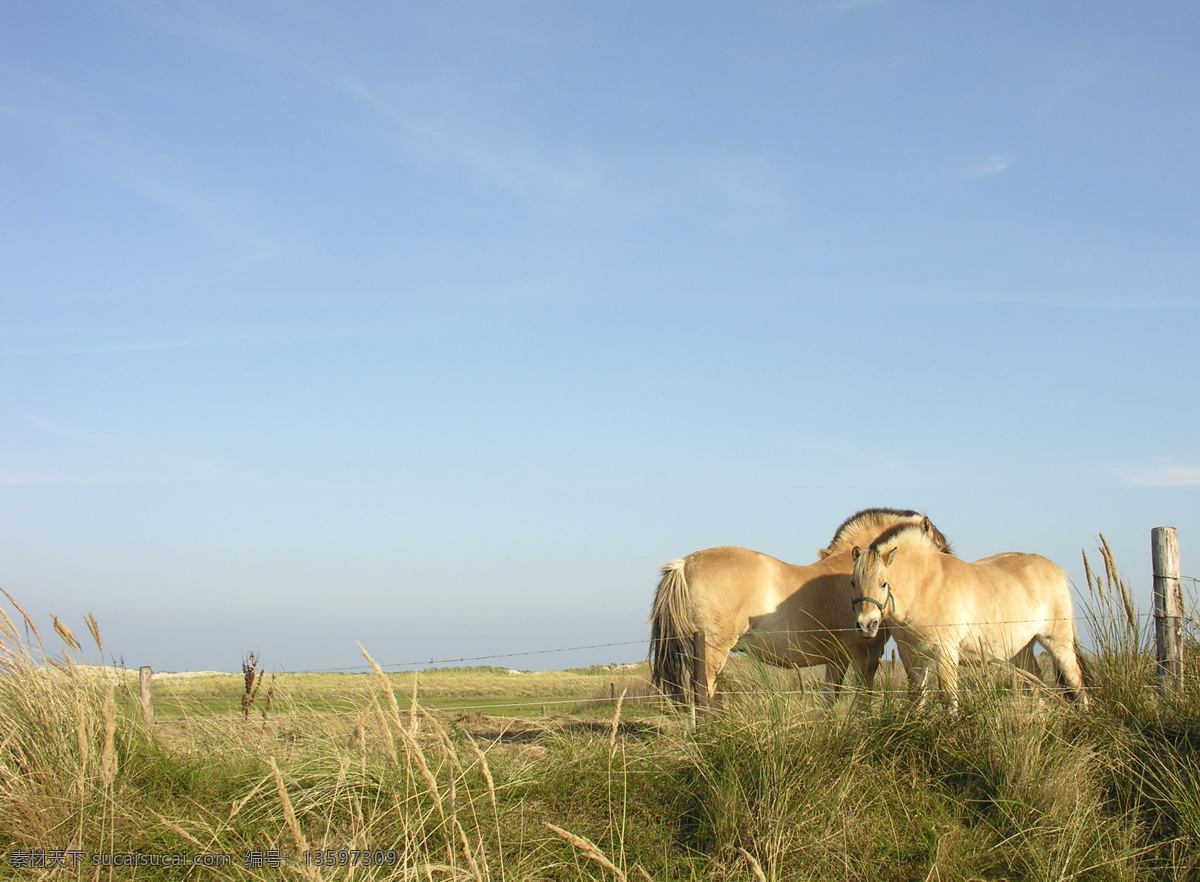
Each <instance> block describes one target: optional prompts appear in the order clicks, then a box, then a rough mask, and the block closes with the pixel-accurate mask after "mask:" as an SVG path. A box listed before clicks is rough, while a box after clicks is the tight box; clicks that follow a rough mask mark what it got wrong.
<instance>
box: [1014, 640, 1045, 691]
mask: <svg viewBox="0 0 1200 882" xmlns="http://www.w3.org/2000/svg"><path fill="white" fill-rule="evenodd" d="M1033 644H1034V641H1033V640H1030V641H1029V642H1028V643H1026V644H1025V645H1024V646H1023V647H1021V649H1020V650H1019V651H1018V652H1017V654H1016V655H1014V656H1013V657H1012V665H1013V667H1014V668H1016V669H1017V670H1018V671H1024V672H1025V673H1026V674H1028V675H1029V676H1030V677H1033V678H1034V679H1036V680H1038V681H1041V679H1042V671H1041V668H1039V667H1038V663H1037V656H1035V655H1034V654H1033ZM1014 677H1015V679H1017V680H1019V681H1020V685H1021V687H1022V691H1023V692H1033V691H1034V684H1033V682H1032V681H1031V680H1029V679H1027V678H1025V677H1022V676H1021V675H1020V674H1015V675H1014Z"/></svg>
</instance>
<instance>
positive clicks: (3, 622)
mask: <svg viewBox="0 0 1200 882" xmlns="http://www.w3.org/2000/svg"><path fill="white" fill-rule="evenodd" d="M0 634H2V635H3V636H5V637H7V638H8V639H9V640H16V639H17V626H16V625H14V624H13V620H12V619H10V618H9V617H8V613H6V612H5V611H4V610H3V609H0Z"/></svg>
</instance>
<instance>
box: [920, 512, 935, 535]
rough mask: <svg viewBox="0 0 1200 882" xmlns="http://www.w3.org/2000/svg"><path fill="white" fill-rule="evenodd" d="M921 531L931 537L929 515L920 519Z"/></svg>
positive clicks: (931, 528) (931, 526)
mask: <svg viewBox="0 0 1200 882" xmlns="http://www.w3.org/2000/svg"><path fill="white" fill-rule="evenodd" d="M921 530H922V531H924V532H926V533H928V534H929V535H930V536H932V535H933V521H931V520H929V515H925V517H923V518H921Z"/></svg>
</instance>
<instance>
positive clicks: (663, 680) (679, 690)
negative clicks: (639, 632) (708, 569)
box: [650, 560, 693, 701]
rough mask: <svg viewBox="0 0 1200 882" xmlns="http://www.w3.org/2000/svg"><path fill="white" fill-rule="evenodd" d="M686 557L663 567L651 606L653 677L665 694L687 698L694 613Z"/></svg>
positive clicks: (656, 684) (651, 661)
mask: <svg viewBox="0 0 1200 882" xmlns="http://www.w3.org/2000/svg"><path fill="white" fill-rule="evenodd" d="M685 564H686V561H684V560H673V561H671V562H670V563H669V564H667V565H666V566H664V567H663V568H662V579H660V580H659V583H658V589H657V590H656V591H655V592H654V606H653V607H652V608H651V610H650V680H651V682H652V683H653V684H654V686H655V688H657V689H658V690H660V691H661V692H662V693H663V694H664V695H667V696H669V697H671V698H674V699H676V700H677V701H684V700H686V699H687V693H688V688H689V685H690V683H691V669H690V661H691V657H692V631H693V628H692V617H691V615H690V614H689V612H688V605H689V604H688V601H689V600H690V597H689V594H690V591H689V589H688V583H687V576H686V575H685V574H684V566H685Z"/></svg>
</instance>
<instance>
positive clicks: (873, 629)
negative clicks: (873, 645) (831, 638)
mask: <svg viewBox="0 0 1200 882" xmlns="http://www.w3.org/2000/svg"><path fill="white" fill-rule="evenodd" d="M854 630H855V631H856V632H857V633H858V636H859V637H861V638H862V639H863V640H873V639H875V635H876V634H878V633H879V619H877V618H874V619H871V620H869V621H866V622H864V621H863V620H862V619H861V618H859V619H856V620H855V622H854Z"/></svg>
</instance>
